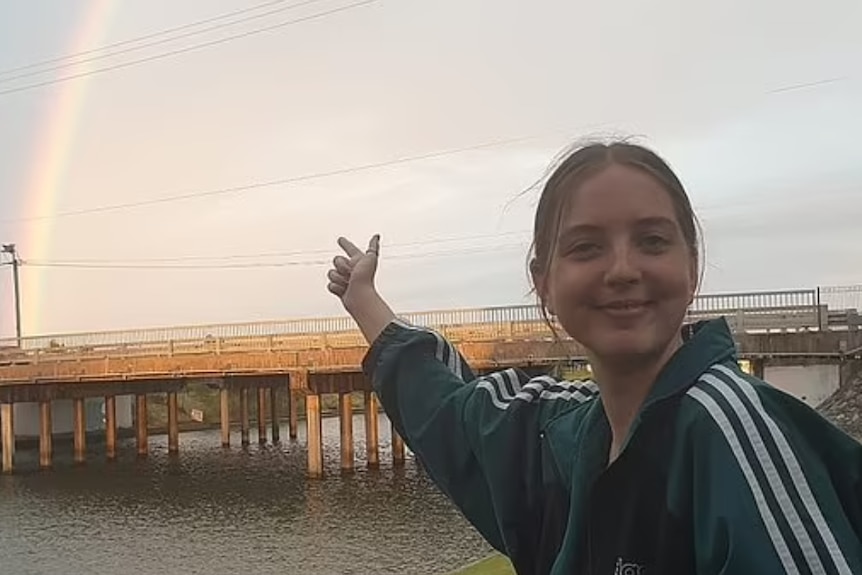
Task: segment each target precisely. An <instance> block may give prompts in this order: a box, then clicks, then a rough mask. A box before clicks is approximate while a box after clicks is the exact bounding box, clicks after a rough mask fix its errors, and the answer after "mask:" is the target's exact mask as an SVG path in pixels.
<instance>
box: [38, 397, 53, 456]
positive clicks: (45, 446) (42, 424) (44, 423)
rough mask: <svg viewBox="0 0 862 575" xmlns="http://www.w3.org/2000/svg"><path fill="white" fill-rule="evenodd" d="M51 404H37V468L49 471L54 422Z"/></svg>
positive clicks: (42, 402)
mask: <svg viewBox="0 0 862 575" xmlns="http://www.w3.org/2000/svg"><path fill="white" fill-rule="evenodd" d="M52 416H53V414H52V413H51V402H50V401H41V402H39V467H40V468H42V469H50V468H51V465H52V464H53V458H54V421H53V417H52Z"/></svg>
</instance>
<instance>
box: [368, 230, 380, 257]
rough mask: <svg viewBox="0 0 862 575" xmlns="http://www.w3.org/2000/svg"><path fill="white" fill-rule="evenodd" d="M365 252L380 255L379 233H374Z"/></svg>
mask: <svg viewBox="0 0 862 575" xmlns="http://www.w3.org/2000/svg"><path fill="white" fill-rule="evenodd" d="M366 253H369V254H374V255H375V256H379V255H380V234H374V235H373V236H372V237H371V240H370V241H369V242H368V250H367V252H366Z"/></svg>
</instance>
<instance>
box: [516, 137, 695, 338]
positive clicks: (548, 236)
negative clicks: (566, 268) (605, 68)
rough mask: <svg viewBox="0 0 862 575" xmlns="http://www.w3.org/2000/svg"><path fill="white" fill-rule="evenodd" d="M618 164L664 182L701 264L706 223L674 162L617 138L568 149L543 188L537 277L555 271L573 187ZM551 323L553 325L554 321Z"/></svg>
mask: <svg viewBox="0 0 862 575" xmlns="http://www.w3.org/2000/svg"><path fill="white" fill-rule="evenodd" d="M614 164H616V165H619V166H626V167H629V168H633V169H635V170H638V171H640V172H643V173H645V174H648V175H649V176H651V177H652V178H654V179H655V180H656V181H658V182H659V183H660V184H661V185H662V187H663V188H664V189H665V190H666V191H667V193H668V194H669V195H670V199H671V201H672V202H673V208H674V212H675V214H676V219H677V221H678V223H679V226H680V228H681V230H682V235H683V238H684V240H685V243H686V245H687V247H688V249H689V251H690V252H691V256H692V257H693V258H694V260H695V262H696V264H698V265H700V264H701V261H700V259H701V251H702V250H701V249H700V248H699V245H700V233H699V228H700V226H699V224H698V221H697V217H696V216H695V214H694V210H693V209H692V207H691V202H690V201H689V199H688V194H686V192H685V188H684V187H683V185H682V182H680V180H679V178H677V176H676V174H674V172H673V170H672V169H671V168H670V166H668V164H667V163H666V162H665V161H664V160H663V159H662V158H661V157H659V155H658V154H656V153H655V152H653V151H652V150H649V149H648V148H645V147H643V146H640V145H637V144H632V143H628V142H622V141H615V142H612V143H609V144H604V143H589V144H584V145H579V146H577V147H575V148H574V150H572V151H570V152H569V153H568V154H566V155H565V156H564V157H563V159H562V160H561V161H560V162H559V164H558V165H557V166H556V168H554V169H553V171H552V172H551V174H550V176H549V177H548V179H547V182H546V183H545V185H544V187H543V189H542V195H541V197H540V198H539V206H538V208H537V209H536V219H535V223H534V225H533V242H532V245H531V246H530V271H531V272H533V273H532V274H531V276H532V277H535V274H540V275H541V276H542V277H544V278H547V277H548V273H547V272H548V271H549V270H550V267H551V262H552V261H553V258H554V252H555V251H556V249H557V237H558V235H559V232H560V226H561V225H562V221H563V217H564V216H565V214H566V212H567V210H568V209H569V205H570V203H571V199H572V196H573V194H572V193H571V191H572V190H573V189H575V188H577V187H578V186H580V185H581V184H582V183H583V182H584V181H585V180H587V179H588V178H590V177H591V176H594V175H595V174H597V173H599V172H600V171H602V170H603V169H604V168H607V167H608V166H611V165H614ZM546 281H547V280H546ZM542 287H543V286H538V285H534V286H533V288H534V290H535V291H536V292H537V295H538V296H539V304H540V306H541V310H542V315H543V316H544V318H545V320H546V321H547V322H548V324H549V325H551V322H550V319H549V317H548V311H547V306H546V303H545V301H543V300H542V298H541V293H542V292H543V291H544V290H543V289H540V288H542ZM551 327H552V328H553V326H552V325H551ZM555 332H556V330H555Z"/></svg>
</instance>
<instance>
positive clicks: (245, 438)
mask: <svg viewBox="0 0 862 575" xmlns="http://www.w3.org/2000/svg"><path fill="white" fill-rule="evenodd" d="M239 434H240V443H241V444H242V446H243V447H245V446H247V445H249V443H251V442H250V441H249V433H248V389H247V388H245V387H241V388H240V390H239Z"/></svg>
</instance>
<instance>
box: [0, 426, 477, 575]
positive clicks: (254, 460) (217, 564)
mask: <svg viewBox="0 0 862 575" xmlns="http://www.w3.org/2000/svg"><path fill="white" fill-rule="evenodd" d="M363 429H364V428H363V422H362V419H361V417H359V416H357V418H356V420H355V421H354V430H355V436H356V437H355V438H356V455H357V471H356V472H355V473H354V474H353V475H351V476H346V477H342V476H341V474H340V472H339V469H338V467H339V447H338V420H337V419H329V418H327V419H325V420H324V442H325V445H324V449H325V458H326V470H327V477H326V478H325V479H322V480H317V481H314V480H308V479H306V477H305V467H306V459H305V438H304V433H303V430H302V425H300V436H299V438H298V440H295V441H290V440H286V439H285V440H283V441H282V444H281V445H276V446H273V445H265V446H258V445H257V444H256V443H255V441H256V438H255V433H254V430H252V434H251V435H252V442H253V443H252V445H251V446H250V447H248V448H245V449H243V448H241V447H239V445H238V443H239V441H238V440H239V438H238V434H237V433H234V434H233V437H232V440H233V443H234V446H232V447H231V448H230V449H227V450H224V449H222V448H221V446H220V440H219V434H218V431H204V432H189V433H183V434H181V435H180V455H179V457H177V458H172V457H169V456H168V455H167V444H166V438H165V437H163V436H158V437H151V438H150V456H149V457H148V458H147V459H145V460H140V461H139V460H137V459H136V457H135V449H134V442H133V440H126V441H124V442H122V443H121V445H120V454H119V460H118V461H117V462H116V463H110V464H109V463H106V462H104V452H103V449H102V447H101V446H99V445H96V446H92V447H91V449H90V453H89V459H88V462H87V465H86V466H83V467H75V466H73V465H72V462H71V447H70V446H68V445H65V444H64V445H58V446H57V447H56V450H55V451H56V453H55V469H54V470H52V471H47V472H40V471H38V470H37V466H38V453H37V452H35V451H19V452H18V453H17V454H16V465H17V466H18V471H17V472H16V474H15V475H13V476H4V477H0V573H4V574H7V573H8V574H10V575H12V574H14V575H59V574H63V575H66V574H69V575H71V574H76V575H77V574H80V575H85V574H86V575H101V574H105V575H108V574H110V575H115V574H121V573H122V574H125V573H128V574H133V575H169V574H186V573H188V574H196V573H200V574H208V575H213V574H219V573H242V574H244V575H264V574H275V573H278V574H284V573H303V574H309V575H317V574H324V573H326V574H334V573H351V574H359V573H404V574H432V573H446V572H448V571H451V570H452V569H455V568H457V567H459V566H460V565H463V564H464V563H467V562H470V561H473V560H476V559H478V558H480V557H482V556H484V555H486V554H487V553H488V552H489V548H488V546H487V545H486V544H485V543H484V542H483V541H482V540H481V539H480V538H479V536H478V535H477V534H476V533H475V531H474V530H473V529H472V528H471V527H470V526H469V525H468V524H467V523H466V521H465V520H464V519H463V518H462V517H461V516H460V515H459V513H458V512H457V511H456V510H455V509H454V508H453V507H452V506H451V505H450V504H449V502H448V501H447V500H446V499H445V498H444V497H443V496H442V495H440V494H439V492H438V491H437V490H436V489H435V488H434V486H433V485H432V484H431V483H430V481H429V480H428V479H427V477H426V475H425V474H424V473H423V472H422V471H421V470H420V469H419V468H418V466H417V465H416V463H415V462H414V461H413V459H412V457H410V455H409V453H408V460H407V463H406V465H405V466H404V467H403V468H396V469H393V468H392V466H391V464H390V461H391V459H390V452H389V433H388V422H387V421H386V419H385V418H382V417H381V419H380V447H381V452H380V458H381V468H380V470H379V471H366V470H365V469H364V463H365V462H364V450H365V447H364V437H363ZM281 437H283V438H286V437H287V428H286V427H285V428H284V429H282V430H281Z"/></svg>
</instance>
